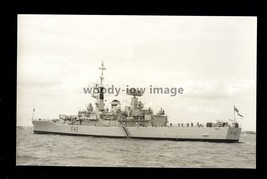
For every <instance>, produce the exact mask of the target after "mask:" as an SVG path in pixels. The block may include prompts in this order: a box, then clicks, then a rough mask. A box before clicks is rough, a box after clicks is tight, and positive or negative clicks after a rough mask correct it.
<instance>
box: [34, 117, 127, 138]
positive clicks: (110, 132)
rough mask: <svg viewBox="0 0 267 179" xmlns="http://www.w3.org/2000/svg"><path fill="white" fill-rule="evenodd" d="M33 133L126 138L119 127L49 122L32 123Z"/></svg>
mask: <svg viewBox="0 0 267 179" xmlns="http://www.w3.org/2000/svg"><path fill="white" fill-rule="evenodd" d="M33 132H34V133H35V134H49V133H50V134H65V135H83V136H95V137H114V138H126V137H127V135H126V133H125V131H124V129H123V128H122V127H120V126H109V127H102V126H81V125H67V124H57V123H55V122H52V121H50V120H39V121H33Z"/></svg>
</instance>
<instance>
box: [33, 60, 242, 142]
mask: <svg viewBox="0 0 267 179" xmlns="http://www.w3.org/2000/svg"><path fill="white" fill-rule="evenodd" d="M99 69H100V70H101V76H100V83H96V84H94V89H96V91H97V93H92V94H91V96H92V97H93V98H95V100H96V102H95V108H94V107H93V105H92V104H91V103H89V104H88V105H86V109H84V110H80V111H78V114H77V115H66V114H60V115H59V118H57V119H32V123H33V132H34V134H64V135H83V136H93V137H113V138H133V139H154V140H175V141H207V142H239V138H240V134H241V127H240V126H239V124H238V122H236V121H235V120H233V122H232V123H228V122H224V121H216V122H215V123H213V122H207V123H206V124H205V125H202V124H199V123H196V124H194V123H186V124H184V123H178V124H177V125H176V126H174V125H172V123H169V121H168V116H167V115H166V113H165V111H164V110H163V109H162V108H161V109H160V110H159V111H158V112H157V113H154V112H153V110H152V109H151V108H150V107H149V108H145V107H144V104H143V103H142V102H141V101H139V97H141V96H142V95H143V93H142V92H141V91H138V90H130V91H128V92H127V94H128V95H130V96H131V103H130V105H128V106H125V108H124V110H122V109H121V103H120V101H119V100H117V99H115V100H113V101H111V103H110V104H111V106H110V107H111V110H109V109H107V108H105V102H106V101H105V94H104V92H103V89H104V88H105V86H104V85H103V80H104V76H103V71H104V70H106V68H105V67H104V63H103V62H102V65H101V67H100V68H99ZM234 108H235V107H234ZM235 110H236V108H235ZM234 113H235V111H234Z"/></svg>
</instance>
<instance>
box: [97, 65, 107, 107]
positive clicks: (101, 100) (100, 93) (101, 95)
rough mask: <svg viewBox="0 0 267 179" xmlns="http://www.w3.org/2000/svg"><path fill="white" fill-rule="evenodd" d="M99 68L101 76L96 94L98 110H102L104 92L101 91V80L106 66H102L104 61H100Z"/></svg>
mask: <svg viewBox="0 0 267 179" xmlns="http://www.w3.org/2000/svg"><path fill="white" fill-rule="evenodd" d="M99 69H100V70H101V76H100V87H99V95H98V103H99V110H100V111H104V106H105V104H104V93H103V89H104V87H103V80H104V70H106V67H104V62H103V61H102V64H101V67H100V68H99Z"/></svg>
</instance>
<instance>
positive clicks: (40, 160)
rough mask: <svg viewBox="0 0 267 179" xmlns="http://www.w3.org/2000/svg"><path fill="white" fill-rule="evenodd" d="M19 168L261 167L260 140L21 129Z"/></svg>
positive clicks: (18, 130) (247, 136)
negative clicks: (128, 136)
mask: <svg viewBox="0 0 267 179" xmlns="http://www.w3.org/2000/svg"><path fill="white" fill-rule="evenodd" d="M16 153H17V154H16V164H17V165H34V166H35V165H36V166H85V167H90V166H96V167H170V168H174V167H175V168H256V135H254V134H247V135H241V138H240V142H239V143H213V142H186V141H183V142H182V141H168V140H140V139H126V138H125V139H114V138H99V137H89V136H67V135H55V134H33V131H32V127H18V128H17V147H16Z"/></svg>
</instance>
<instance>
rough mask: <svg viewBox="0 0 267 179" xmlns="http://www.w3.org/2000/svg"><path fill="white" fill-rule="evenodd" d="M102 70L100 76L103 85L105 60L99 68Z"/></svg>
mask: <svg viewBox="0 0 267 179" xmlns="http://www.w3.org/2000/svg"><path fill="white" fill-rule="evenodd" d="M99 69H100V70H101V76H100V85H101V86H102V84H103V80H104V74H103V72H104V70H106V67H104V62H103V61H102V64H101V67H100V68H99Z"/></svg>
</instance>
